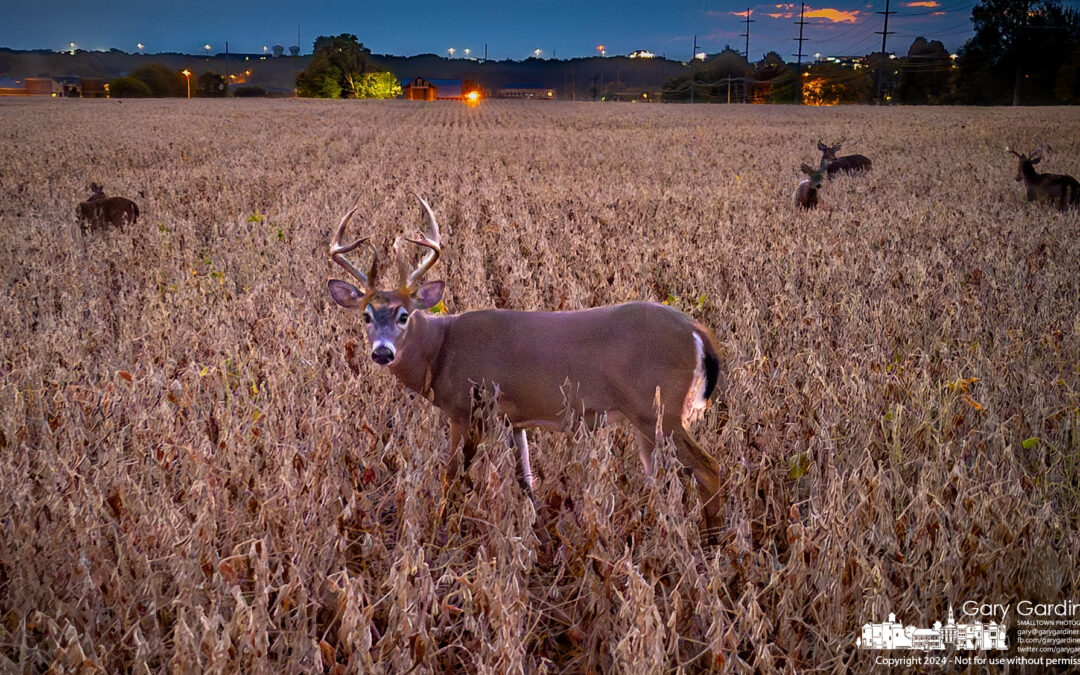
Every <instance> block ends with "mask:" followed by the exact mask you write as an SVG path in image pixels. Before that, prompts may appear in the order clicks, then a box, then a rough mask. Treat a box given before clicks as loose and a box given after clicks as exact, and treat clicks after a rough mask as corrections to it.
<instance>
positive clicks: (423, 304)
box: [327, 195, 445, 366]
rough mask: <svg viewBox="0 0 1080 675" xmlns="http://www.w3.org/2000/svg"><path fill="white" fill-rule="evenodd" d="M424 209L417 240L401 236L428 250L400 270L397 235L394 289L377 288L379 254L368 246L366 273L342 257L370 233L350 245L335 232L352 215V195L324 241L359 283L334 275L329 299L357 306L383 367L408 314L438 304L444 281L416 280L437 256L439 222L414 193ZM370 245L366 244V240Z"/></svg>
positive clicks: (406, 325)
mask: <svg viewBox="0 0 1080 675" xmlns="http://www.w3.org/2000/svg"><path fill="white" fill-rule="evenodd" d="M416 198H417V199H419V200H420V204H421V205H422V206H423V208H424V221H425V224H426V232H425V233H423V234H421V235H420V237H419V238H417V239H408V238H406V239H405V241H407V242H409V243H412V244H416V245H417V246H421V247H424V248H427V249H429V251H428V254H427V256H425V257H424V259H423V260H422V261H421V262H420V265H419V266H418V267H417V268H416V269H414V270H412V271H411V272H406V265H405V258H404V256H403V255H402V252H401V246H400V244H401V240H400V239H399V240H398V241H397V242H395V243H394V254H395V258H396V266H397V271H398V285H397V287H396V288H392V289H388V290H383V289H379V287H378V281H379V279H378V276H379V256H378V252H377V251H376V250H375V248H374V247H372V253H373V256H372V259H371V266H370V267H369V268H368V271H367V274H365V273H363V272H361V271H360V270H359V269H357V268H356V267H354V266H353V264H352V263H350V262H349V261H348V260H346V259H345V254H346V253H349V252H350V251H353V250H355V249H356V248H358V247H359V246H360V245H361V244H363V243H365V242H366V241H367V240H368V239H370V237H362V238H360V239H358V240H356V241H354V242H353V243H351V244H348V245H342V244H341V237H342V235H344V233H345V226H346V225H347V224H348V223H349V221H350V220H351V219H352V217H353V214H355V213H356V209H357V207H358V206H359V204H360V200H359V199H358V200H357V201H356V203H355V204H353V207H352V208H351V209H349V211H348V212H347V213H346V214H345V216H344V217H343V218H342V219H341V222H340V223H338V227H337V230H336V232H335V233H334V237H333V239H332V240H331V241H330V258H331V259H332V260H333V261H334V262H336V263H337V264H338V265H341V267H342V268H344V269H345V271H346V272H348V273H349V274H351V275H352V276H353V277H355V278H356V279H357V280H358V281H359V282H360V284H361V286H362V288H363V290H362V291H361V290H360V289H359V288H357V287H356V286H353V285H352V284H350V283H348V282H345V281H339V280H337V279H331V280H330V281H328V282H327V286H328V288H329V290H330V296H331V297H333V298H334V302H336V303H337V304H339V305H341V306H342V307H346V308H348V309H359V310H360V311H361V312H362V313H363V316H364V332H365V333H366V334H367V338H368V342H369V343H370V345H371V360H372V361H374V362H375V363H377V364H379V365H380V366H388V365H390V364H391V363H393V361H394V358H395V356H396V355H397V352H398V348H399V347H400V345H401V344H402V342H403V341H404V339H405V335H406V333H407V332H408V329H409V318H410V317H411V316H412V313H413V312H415V311H416V310H424V309H430V308H431V307H434V306H435V305H436V304H438V302H439V300H440V299H441V298H442V294H443V289H444V288H445V284H444V282H442V281H429V282H427V283H421V278H422V277H423V275H424V274H425V273H426V272H427V271H428V270H429V269H431V267H432V266H433V265H434V264H435V262H436V261H437V260H438V259H439V254H440V252H441V249H440V244H439V225H438V223H437V222H436V221H435V214H434V213H432V211H431V207H430V206H428V203H427V202H426V201H424V200H423V198H421V197H420V196H419V195H417V197H416ZM369 245H370V244H369Z"/></svg>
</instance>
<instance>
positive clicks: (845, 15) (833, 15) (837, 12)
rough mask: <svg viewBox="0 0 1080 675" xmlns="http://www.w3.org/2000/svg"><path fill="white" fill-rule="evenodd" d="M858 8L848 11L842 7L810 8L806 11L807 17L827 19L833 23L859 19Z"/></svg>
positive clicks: (850, 21)
mask: <svg viewBox="0 0 1080 675" xmlns="http://www.w3.org/2000/svg"><path fill="white" fill-rule="evenodd" d="M859 14H860V12H859V10H857V9H853V10H850V11H847V10H842V9H832V8H828V7H826V8H824V9H812V10H808V11H807V12H806V18H807V19H827V20H829V21H831V22H833V23H855V22H856V21H857V20H858V19H859Z"/></svg>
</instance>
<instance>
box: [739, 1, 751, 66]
mask: <svg viewBox="0 0 1080 675" xmlns="http://www.w3.org/2000/svg"><path fill="white" fill-rule="evenodd" d="M739 23H745V24H746V32H745V33H743V37H745V38H746V61H747V63H749V62H750V24H752V23H755V21H754V20H753V19H751V18H750V8H749V7H747V8H746V18H745V19H743V20H742V21H740V22H739Z"/></svg>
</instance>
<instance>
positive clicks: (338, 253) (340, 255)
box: [330, 197, 375, 286]
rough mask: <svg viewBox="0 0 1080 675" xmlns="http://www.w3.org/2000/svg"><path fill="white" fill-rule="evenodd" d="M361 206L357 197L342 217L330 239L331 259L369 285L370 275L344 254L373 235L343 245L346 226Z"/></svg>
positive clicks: (365, 284)
mask: <svg viewBox="0 0 1080 675" xmlns="http://www.w3.org/2000/svg"><path fill="white" fill-rule="evenodd" d="M359 207H360V197H357V198H356V202H355V203H354V204H353V205H352V208H351V209H349V210H348V212H346V214H345V215H344V216H343V217H342V218H341V222H340V223H338V226H337V230H335V231H334V236H333V238H332V239H331V240H330V259H331V260H333V261H334V262H336V263H337V264H339V265H341V266H342V267H343V268H344V269H345V271H346V272H348V273H349V274H351V275H353V276H354V277H356V278H357V279H358V280H359V281H360V283H362V284H364V286H367V285H368V275H366V274H364V273H363V272H361V271H360V270H358V269H356V267H354V266H353V264H352V263H351V262H349V261H348V260H346V259H345V255H344V254H346V253H348V252H349V251H352V250H355V249H356V247H358V246H360V244H363V243H364V242H365V241H367V240H368V239H370V238H371V237H361V238H360V239H357V240H356V241H354V242H353V243H351V244H349V245H347V246H342V245H341V236H342V235H343V234H345V226H346V225H348V223H349V221H350V220H352V217H353V214H355V213H356V209H358V208H359ZM372 269H373V270H374V269H375V264H374V262H373V263H372Z"/></svg>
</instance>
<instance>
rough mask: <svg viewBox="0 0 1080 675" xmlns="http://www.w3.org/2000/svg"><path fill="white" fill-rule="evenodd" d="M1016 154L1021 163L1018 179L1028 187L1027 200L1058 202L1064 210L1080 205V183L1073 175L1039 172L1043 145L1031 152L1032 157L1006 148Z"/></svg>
mask: <svg viewBox="0 0 1080 675" xmlns="http://www.w3.org/2000/svg"><path fill="white" fill-rule="evenodd" d="M1006 150H1008V151H1009V152H1011V153H1012V154H1014V155H1016V158H1017V159H1018V160H1019V165H1018V166H1017V168H1016V181H1017V182H1018V183H1023V184H1024V187H1025V188H1027V200H1028V201H1029V202H1033V201H1035V200H1037V199H1038V200H1040V201H1047V202H1050V203H1052V204H1057V207H1058V209H1060V210H1062V211H1064V210H1065V208H1066V207H1068V206H1078V205H1080V183H1078V182H1077V180H1076V179H1075V178H1073V177H1072V176H1069V175H1066V174H1063V173H1038V172H1036V171H1035V165H1036V164H1038V163H1039V162H1040V161H1042V146H1041V145H1040V146H1039V147H1038V148H1036V149H1035V152H1033V153H1031V157H1028V156H1027V155H1024V154H1022V153H1019V152H1017V151H1015V150H1013V149H1012V148H1006Z"/></svg>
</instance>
